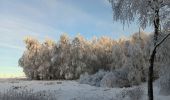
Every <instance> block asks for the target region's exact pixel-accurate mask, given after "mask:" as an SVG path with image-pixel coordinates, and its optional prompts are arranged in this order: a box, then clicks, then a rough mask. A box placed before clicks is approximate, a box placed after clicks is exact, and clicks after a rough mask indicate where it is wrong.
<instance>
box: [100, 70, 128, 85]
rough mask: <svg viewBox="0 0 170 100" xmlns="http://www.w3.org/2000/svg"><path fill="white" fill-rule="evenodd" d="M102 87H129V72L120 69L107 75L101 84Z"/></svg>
mask: <svg viewBox="0 0 170 100" xmlns="http://www.w3.org/2000/svg"><path fill="white" fill-rule="evenodd" d="M100 86H101V87H111V88H113V87H128V86H129V81H128V79H127V70H126V69H119V70H116V71H113V72H109V73H107V74H106V75H105V76H104V77H103V79H102V80H101V83H100Z"/></svg>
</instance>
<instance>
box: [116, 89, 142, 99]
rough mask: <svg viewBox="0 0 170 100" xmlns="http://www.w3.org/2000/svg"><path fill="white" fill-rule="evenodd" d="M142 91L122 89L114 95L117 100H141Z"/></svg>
mask: <svg viewBox="0 0 170 100" xmlns="http://www.w3.org/2000/svg"><path fill="white" fill-rule="evenodd" d="M143 96H144V91H143V89H142V88H140V87H135V88H128V89H123V90H122V91H121V92H120V93H119V94H117V95H116V97H117V99H118V100H142V99H143Z"/></svg>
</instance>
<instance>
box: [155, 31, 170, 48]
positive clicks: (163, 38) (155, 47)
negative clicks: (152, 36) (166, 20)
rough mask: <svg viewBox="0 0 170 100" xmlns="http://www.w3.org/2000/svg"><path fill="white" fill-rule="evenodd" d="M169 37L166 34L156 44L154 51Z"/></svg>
mask: <svg viewBox="0 0 170 100" xmlns="http://www.w3.org/2000/svg"><path fill="white" fill-rule="evenodd" d="M169 36H170V33H168V34H167V35H166V36H165V37H164V38H163V39H162V40H161V41H160V42H159V43H158V44H156V46H155V48H154V49H156V48H157V47H158V46H159V45H161V44H162V43H163V42H164V41H165V40H166V39H167V38H168V37H169Z"/></svg>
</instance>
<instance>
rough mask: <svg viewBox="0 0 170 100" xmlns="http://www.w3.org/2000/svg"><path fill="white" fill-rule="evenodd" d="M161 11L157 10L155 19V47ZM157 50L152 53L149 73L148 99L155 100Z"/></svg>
mask: <svg viewBox="0 0 170 100" xmlns="http://www.w3.org/2000/svg"><path fill="white" fill-rule="evenodd" d="M159 23H160V21H159V9H156V10H155V17H154V47H155V46H156V44H157V40H158V35H159ZM155 55H156V49H154V50H153V51H152V54H151V56H150V61H149V62H150V66H149V72H148V99H149V100H153V99H154V98H153V73H154V72H153V67H154V61H155Z"/></svg>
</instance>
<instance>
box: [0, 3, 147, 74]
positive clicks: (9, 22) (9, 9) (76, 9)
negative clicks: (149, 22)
mask: <svg viewBox="0 0 170 100" xmlns="http://www.w3.org/2000/svg"><path fill="white" fill-rule="evenodd" d="M138 29H139V27H138V24H136V23H134V24H132V25H130V26H129V27H126V26H125V27H124V29H123V26H122V24H121V23H119V22H113V19H112V9H111V6H110V4H109V3H108V1H107V0H0V74H2V73H21V72H22V69H21V68H20V67H18V59H19V58H20V57H21V55H22V53H23V52H24V49H25V47H24V43H23V38H24V37H25V36H33V37H36V38H38V39H39V40H40V41H42V40H44V39H45V38H51V39H54V40H55V41H57V40H58V39H59V37H60V35H61V34H62V33H68V35H69V36H71V37H74V36H75V35H76V34H78V33H80V34H81V35H83V36H84V37H85V38H87V39H90V38H92V37H93V36H97V37H100V36H103V35H105V36H109V37H112V38H114V39H117V38H120V37H121V36H129V35H130V34H132V33H134V32H137V31H138ZM146 31H148V32H150V29H146Z"/></svg>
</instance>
